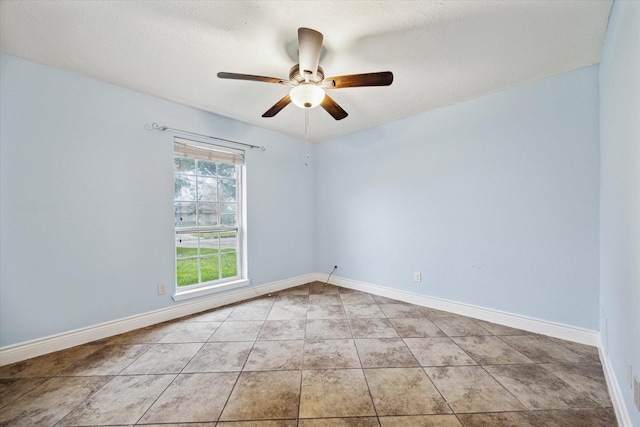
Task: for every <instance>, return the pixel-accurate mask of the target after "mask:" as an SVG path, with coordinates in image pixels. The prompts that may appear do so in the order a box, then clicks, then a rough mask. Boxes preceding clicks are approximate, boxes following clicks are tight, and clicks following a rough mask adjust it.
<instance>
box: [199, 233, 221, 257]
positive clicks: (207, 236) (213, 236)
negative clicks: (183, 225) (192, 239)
mask: <svg viewBox="0 0 640 427" xmlns="http://www.w3.org/2000/svg"><path fill="white" fill-rule="evenodd" d="M219 243H220V239H219V233H218V232H217V231H209V232H205V233H200V256H206V255H214V254H217V253H218V249H219V246H218V245H219Z"/></svg>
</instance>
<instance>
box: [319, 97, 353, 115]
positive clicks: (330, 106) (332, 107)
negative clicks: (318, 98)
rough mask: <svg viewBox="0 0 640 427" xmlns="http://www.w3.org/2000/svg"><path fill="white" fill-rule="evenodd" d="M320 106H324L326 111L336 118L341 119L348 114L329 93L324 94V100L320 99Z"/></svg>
mask: <svg viewBox="0 0 640 427" xmlns="http://www.w3.org/2000/svg"><path fill="white" fill-rule="evenodd" d="M320 106H321V107H322V108H324V109H325V110H326V111H327V113H329V114H331V116H333V118H334V119H336V120H342V119H344V118H345V117H347V116H348V115H349V114H347V112H346V111H344V110H343V109H342V107H341V106H339V105H338V103H337V102H336V101H334V100H333V99H332V98H331V97H330V96H329V95H325V96H324V100H323V101H322V104H320Z"/></svg>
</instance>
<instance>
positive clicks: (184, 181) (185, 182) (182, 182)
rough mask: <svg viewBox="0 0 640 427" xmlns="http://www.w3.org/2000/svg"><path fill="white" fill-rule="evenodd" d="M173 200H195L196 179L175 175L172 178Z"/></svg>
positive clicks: (189, 176)
mask: <svg viewBox="0 0 640 427" xmlns="http://www.w3.org/2000/svg"><path fill="white" fill-rule="evenodd" d="M174 182H175V184H174V196H173V197H174V200H195V199H196V177H195V176H191V175H182V174H179V173H177V174H175V176H174Z"/></svg>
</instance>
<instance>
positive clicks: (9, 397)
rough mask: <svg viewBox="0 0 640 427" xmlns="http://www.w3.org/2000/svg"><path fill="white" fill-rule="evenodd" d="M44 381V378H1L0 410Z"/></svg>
mask: <svg viewBox="0 0 640 427" xmlns="http://www.w3.org/2000/svg"><path fill="white" fill-rule="evenodd" d="M45 381H46V378H2V379H0V408H2V407H4V406H7V405H8V404H10V403H11V402H13V401H14V400H16V399H18V398H19V397H21V396H22V395H23V394H25V393H27V392H29V391H31V390H33V389H34V388H36V387H37V386H39V385H40V384H42V383H43V382H45Z"/></svg>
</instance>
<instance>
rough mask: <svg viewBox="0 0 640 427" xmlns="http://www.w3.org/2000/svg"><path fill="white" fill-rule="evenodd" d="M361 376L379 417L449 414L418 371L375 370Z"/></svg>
mask: <svg viewBox="0 0 640 427" xmlns="http://www.w3.org/2000/svg"><path fill="white" fill-rule="evenodd" d="M364 372H365V376H366V378H367V384H369V390H370V391H371V397H372V398H373V403H374V404H375V407H376V412H377V413H378V415H379V416H384V415H418V414H421V415H424V414H447V413H451V409H450V408H449V406H448V405H447V403H446V402H445V401H444V399H443V398H442V396H441V395H440V393H439V392H438V390H437V389H436V388H435V387H434V386H433V384H432V382H431V381H430V380H429V377H427V375H426V374H425V372H424V371H423V370H422V369H421V368H378V369H365V370H364Z"/></svg>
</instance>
